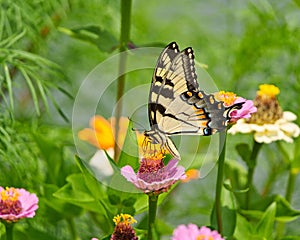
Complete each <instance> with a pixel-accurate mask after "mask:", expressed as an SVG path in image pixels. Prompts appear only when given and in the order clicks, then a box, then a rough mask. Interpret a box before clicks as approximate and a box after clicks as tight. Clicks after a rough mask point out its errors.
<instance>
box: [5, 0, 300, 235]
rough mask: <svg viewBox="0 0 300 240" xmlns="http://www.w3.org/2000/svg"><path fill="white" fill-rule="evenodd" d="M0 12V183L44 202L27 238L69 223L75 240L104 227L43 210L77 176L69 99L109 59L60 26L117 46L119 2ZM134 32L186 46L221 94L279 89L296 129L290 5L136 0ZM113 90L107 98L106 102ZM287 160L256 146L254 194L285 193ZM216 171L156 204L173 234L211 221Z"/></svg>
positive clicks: (77, 212)
mask: <svg viewBox="0 0 300 240" xmlns="http://www.w3.org/2000/svg"><path fill="white" fill-rule="evenodd" d="M0 6H1V14H0V21H1V22H0V24H1V29H0V37H1V39H0V66H1V70H0V74H1V75H0V77H1V78H0V81H1V96H0V100H1V111H0V114H1V115H0V121H1V125H0V150H1V152H0V167H1V172H2V174H1V175H0V185H1V186H15V187H24V188H26V189H30V190H31V191H33V192H36V193H37V194H38V196H39V197H40V198H41V204H40V209H39V210H38V214H37V216H36V218H34V219H33V220H30V221H23V222H22V223H20V224H19V225H18V229H19V232H18V234H20V236H23V237H24V236H27V237H28V236H29V237H30V236H31V238H30V239H40V238H39V237H45V236H46V237H47V239H71V238H70V235H69V234H70V233H69V232H68V230H67V229H68V227H70V226H72V224H75V225H76V226H77V228H78V229H79V235H80V237H81V239H89V238H90V237H92V236H97V235H99V232H101V230H99V228H98V226H97V224H95V225H93V224H91V218H92V217H91V215H89V214H87V213H85V212H83V211H82V210H81V209H79V208H76V207H74V206H67V207H70V211H69V213H70V216H72V217H74V216H75V217H76V218H75V221H74V222H72V221H65V220H62V219H63V218H62V216H61V213H59V209H54V210H53V211H52V212H51V213H49V210H48V208H47V206H49V204H50V203H49V201H51V197H50V195H51V194H50V195H49V192H51V191H54V190H53V189H52V188H56V189H57V188H59V187H62V186H63V185H64V184H65V183H66V180H65V178H66V176H68V175H69V174H70V173H76V172H79V170H78V168H77V167H76V164H75V161H74V154H75V153H76V149H75V148H74V143H73V139H72V129H71V122H70V121H71V119H72V107H73V101H74V96H76V93H77V91H78V88H79V87H80V84H81V83H82V81H83V79H85V77H86V76H87V74H88V73H89V72H90V71H91V70H92V69H93V68H94V67H96V66H97V64H99V63H100V62H102V61H104V60H105V59H106V58H108V57H109V56H111V55H113V54H114V53H115V52H108V51H101V49H99V48H98V47H99V46H98V47H97V46H96V45H95V44H91V43H90V42H88V41H81V40H78V39H76V38H72V37H70V36H69V35H68V34H65V31H64V29H76V28H79V27H83V26H90V25H97V26H99V27H101V29H102V30H105V31H107V32H109V33H111V34H112V36H114V37H115V38H116V39H118V38H119V37H118V36H119V32H120V2H119V1H108V0H94V1H93V0H88V1H81V0H70V1H67V0H53V1H12V0H1V1H0ZM131 26H132V27H131V41H132V42H133V43H134V44H135V45H137V46H143V45H149V46H151V45H155V44H157V43H159V44H160V46H163V45H166V44H167V43H169V42H171V41H176V42H178V43H179V45H180V46H181V47H182V48H183V47H186V46H192V47H193V48H194V50H195V54H196V59H197V60H198V61H199V62H202V63H205V64H207V65H208V66H209V68H208V69H207V71H208V72H209V74H210V75H211V77H212V79H214V81H215V83H216V85H217V86H218V87H219V89H226V90H230V91H234V92H237V93H238V94H239V95H241V96H244V97H247V98H249V99H252V98H254V96H255V93H256V90H257V87H258V85H259V84H262V83H272V84H275V85H276V86H278V87H279V88H280V89H281V94H280V95H279V101H280V103H281V106H282V107H283V109H285V110H290V111H292V112H294V113H296V114H297V116H298V120H297V121H298V124H299V117H300V115H299V112H300V105H299V100H300V99H299V98H300V97H299V90H300V80H299V78H300V75H299V62H300V61H299V60H300V59H299V58H300V57H299V39H300V29H299V26H300V9H299V3H297V1H276V0H273V1H271V0H270V1H266V0H264V1H258V0H257V1H255V0H253V1H247V0H245V1H239V0H225V1H224V0H213V1H209V2H207V1H195V0H189V1H184V2H183V1H179V0H175V1H174V0H172V1H171V0H168V1H157V0H153V1H133V6H132V25H131ZM29 53H30V55H29ZM153 64H154V63H153ZM116 67H117V66H116ZM8 72H9V74H8ZM151 74H152V73H151V72H150V71H146V72H145V73H143V74H142V75H141V76H142V79H141V78H140V75H138V76H135V75H134V74H133V75H132V76H131V75H130V78H131V79H130V78H129V79H128V81H127V82H126V86H125V88H126V89H127V90H128V89H130V88H132V87H133V86H136V85H137V84H139V83H148V82H150V81H151ZM8 76H10V77H8ZM138 77H139V78H138ZM199 82H200V86H201V79H199ZM97 87H101V84H99V86H97ZM115 87H116V86H115V85H112V89H110V92H109V93H108V94H109V95H110V98H111V99H115V95H114V94H115V92H116V90H115ZM126 104H127V103H126ZM128 105H130V103H128ZM48 108H49V109H48ZM47 109H48V111H47ZM99 114H101V115H103V116H105V117H109V116H110V115H111V112H110V109H109V108H107V109H105V108H104V109H100V110H99ZM83 124H86V125H88V123H83ZM145 125H146V124H145ZM146 126H147V125H146ZM249 141H251V139H250V138H247V137H245V136H244V137H242V136H239V137H229V140H228V142H229V143H230V144H228V151H227V155H228V158H229V159H237V161H239V162H240V163H241V164H243V163H242V162H241V160H240V159H239V157H238V156H237V154H236V152H235V150H234V146H235V144H236V143H239V142H249ZM291 151H292V150H291ZM290 154H291V153H290ZM276 156H279V157H276ZM283 158H284V157H283V156H282V154H281V153H279V152H278V148H277V147H276V144H270V145H268V146H266V147H265V148H264V151H263V153H262V154H261V156H260V157H259V161H258V165H259V166H258V167H257V171H256V173H255V183H256V184H257V187H258V189H259V191H262V190H263V189H264V187H265V186H264V183H265V182H266V181H267V180H268V179H267V177H266V176H268V174H269V175H270V173H273V174H275V173H276V174H277V176H278V179H279V180H278V181H276V182H275V183H274V184H273V185H272V186H271V189H270V191H271V192H276V193H280V194H284V187H285V184H286V182H287V172H286V171H284V170H285V169H286V168H285V167H284V166H283V169H280V168H281V167H282V165H281V163H282V161H283V160H282V159H283ZM281 170H282V171H281ZM215 174H216V173H215V170H214V171H212V172H211V173H210V174H209V175H208V176H207V177H206V178H204V179H202V180H198V181H194V182H190V183H188V184H186V185H180V186H179V187H178V188H177V189H176V190H175V191H173V192H172V194H171V195H170V196H169V198H168V200H167V201H165V203H164V208H160V210H159V217H160V219H162V220H163V221H165V222H167V223H168V224H170V226H173V227H175V226H176V225H178V224H180V223H189V222H193V223H196V224H198V225H205V224H209V215H210V209H211V208H212V205H213V199H214V196H213V195H214V194H213V192H212V191H211V189H212V188H214V184H215ZM299 181H300V180H299V178H298V179H297V183H298V184H296V189H295V193H294V195H293V199H292V206H293V207H295V208H296V209H299V208H300V194H299V189H297V186H299ZM51 189H52V190H51ZM195 190H196V191H195ZM50 205H51V204H50ZM178 206H180V207H178ZM65 207H66V206H64V209H68V208H65ZM70 218H71V217H70ZM70 218H69V219H70ZM298 226H299V220H296V221H293V222H291V223H289V224H287V232H288V233H289V234H291V235H293V234H294V235H298V236H300V233H299V229H298ZM2 231H3V229H2ZM33 236H34V237H35V238H33ZM24 239H25V238H24Z"/></svg>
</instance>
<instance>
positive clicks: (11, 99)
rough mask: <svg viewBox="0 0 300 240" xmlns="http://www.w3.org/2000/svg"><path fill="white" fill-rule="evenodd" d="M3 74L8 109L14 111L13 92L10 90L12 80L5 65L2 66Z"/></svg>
mask: <svg viewBox="0 0 300 240" xmlns="http://www.w3.org/2000/svg"><path fill="white" fill-rule="evenodd" d="M4 73H5V79H6V84H7V92H8V96H9V102H10V108H11V110H12V111H13V110H14V97H13V90H12V80H11V77H10V73H9V70H8V67H7V65H6V64H4Z"/></svg>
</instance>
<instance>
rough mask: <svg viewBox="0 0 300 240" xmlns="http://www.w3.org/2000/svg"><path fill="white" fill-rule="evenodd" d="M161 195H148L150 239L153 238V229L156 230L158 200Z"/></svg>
mask: <svg viewBox="0 0 300 240" xmlns="http://www.w3.org/2000/svg"><path fill="white" fill-rule="evenodd" d="M158 196H159V195H153V194H149V195H148V205H149V214H148V238H147V239H148V240H152V239H153V231H154V224H155V218H156V211H157V201H158Z"/></svg>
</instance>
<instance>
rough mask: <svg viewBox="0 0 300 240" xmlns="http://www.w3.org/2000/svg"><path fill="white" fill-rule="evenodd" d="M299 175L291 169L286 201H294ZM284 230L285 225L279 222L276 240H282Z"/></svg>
mask: <svg viewBox="0 0 300 240" xmlns="http://www.w3.org/2000/svg"><path fill="white" fill-rule="evenodd" d="M298 173H299V172H298V170H295V169H294V168H291V169H290V172H289V180H288V184H287V187H286V192H285V199H286V200H287V201H288V202H291V200H292V196H293V192H294V190H295V183H296V178H297V175H298ZM284 229H285V223H284V222H279V223H278V225H277V228H276V239H281V237H282V236H283V234H284Z"/></svg>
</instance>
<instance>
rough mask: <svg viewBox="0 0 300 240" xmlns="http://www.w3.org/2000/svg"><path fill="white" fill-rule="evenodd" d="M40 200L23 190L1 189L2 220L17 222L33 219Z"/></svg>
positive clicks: (0, 211)
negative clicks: (23, 219) (22, 219)
mask: <svg viewBox="0 0 300 240" xmlns="http://www.w3.org/2000/svg"><path fill="white" fill-rule="evenodd" d="M38 201H39V200H38V198H37V196H36V195H35V194H34V193H30V192H27V191H26V190H25V189H23V188H13V187H11V188H8V187H7V188H5V189H4V188H3V187H0V218H1V219H3V220H5V221H7V222H16V221H18V220H19V219H21V218H32V217H34V215H35V211H36V210H37V209H38V205H37V204H38Z"/></svg>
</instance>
